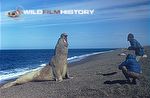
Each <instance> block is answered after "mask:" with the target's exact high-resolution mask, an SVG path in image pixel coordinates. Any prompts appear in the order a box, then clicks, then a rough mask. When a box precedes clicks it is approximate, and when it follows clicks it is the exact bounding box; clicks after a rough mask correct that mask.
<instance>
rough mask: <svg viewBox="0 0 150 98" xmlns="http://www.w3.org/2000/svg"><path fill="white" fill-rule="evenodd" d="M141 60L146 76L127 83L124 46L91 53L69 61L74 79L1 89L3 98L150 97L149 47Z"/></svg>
mask: <svg viewBox="0 0 150 98" xmlns="http://www.w3.org/2000/svg"><path fill="white" fill-rule="evenodd" d="M145 52H146V54H147V55H148V58H142V59H141V60H140V64H141V65H142V69H143V76H144V78H143V79H141V80H140V81H137V85H133V84H127V83H126V82H125V77H124V75H123V74H122V72H121V71H120V70H119V69H118V65H119V64H120V63H121V62H122V61H124V60H125V56H119V55H118V54H120V53H121V49H117V50H114V51H112V52H107V53H103V54H97V55H93V56H89V57H87V58H85V59H83V60H81V61H78V62H74V63H71V64H69V74H70V76H72V77H74V78H73V79H66V80H64V81H62V82H56V81H42V82H29V83H26V84H22V85H17V86H13V87H11V88H7V89H1V90H0V98H150V85H149V83H150V77H149V76H150V58H149V57H150V47H145Z"/></svg>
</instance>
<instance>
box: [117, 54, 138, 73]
mask: <svg viewBox="0 0 150 98" xmlns="http://www.w3.org/2000/svg"><path fill="white" fill-rule="evenodd" d="M123 66H125V67H126V68H127V70H128V71H130V72H135V73H140V72H141V66H140V64H139V63H138V62H137V61H136V59H135V57H134V56H133V55H131V54H128V56H127V57H126V60H125V61H124V62H123V63H121V65H119V69H121V68H122V67H123Z"/></svg>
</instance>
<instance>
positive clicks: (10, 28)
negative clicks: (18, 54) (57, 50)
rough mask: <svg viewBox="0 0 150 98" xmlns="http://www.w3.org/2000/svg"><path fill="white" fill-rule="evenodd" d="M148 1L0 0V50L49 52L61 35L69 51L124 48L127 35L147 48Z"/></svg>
mask: <svg viewBox="0 0 150 98" xmlns="http://www.w3.org/2000/svg"><path fill="white" fill-rule="evenodd" d="M149 6H150V0H10V1H9V2H8V1H6V0H1V12H0V14H1V20H0V25H1V30H0V41H1V42H0V49H53V48H54V47H55V44H56V42H57V40H58V38H59V36H60V34H61V33H63V32H67V33H68V40H69V48H117V47H128V46H129V43H128V42H127V38H126V37H127V35H128V32H131V33H133V34H134V35H135V38H136V39H137V40H138V41H139V42H140V43H141V44H142V45H150V38H149V36H150V7H149ZM18 7H19V8H22V9H24V10H32V9H35V10H36V9H49V10H55V9H56V10H57V9H66V10H67V9H94V10H95V12H94V15H21V17H19V18H17V19H12V18H10V17H7V16H6V13H7V12H8V11H11V10H15V9H16V8H18Z"/></svg>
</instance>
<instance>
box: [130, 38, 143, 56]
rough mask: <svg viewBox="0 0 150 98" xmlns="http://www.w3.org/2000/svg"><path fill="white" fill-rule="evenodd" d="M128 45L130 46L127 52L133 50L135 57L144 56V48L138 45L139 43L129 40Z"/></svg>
mask: <svg viewBox="0 0 150 98" xmlns="http://www.w3.org/2000/svg"><path fill="white" fill-rule="evenodd" d="M130 45H131V46H130V47H129V48H128V50H135V55H136V56H143V55H144V48H143V47H142V46H141V45H140V43H139V42H138V41H137V40H135V39H132V40H130Z"/></svg>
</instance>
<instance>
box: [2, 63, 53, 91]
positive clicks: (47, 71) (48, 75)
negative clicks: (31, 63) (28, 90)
mask: <svg viewBox="0 0 150 98" xmlns="http://www.w3.org/2000/svg"><path fill="white" fill-rule="evenodd" d="M42 80H53V74H52V68H51V66H49V65H46V66H45V67H44V68H42V69H38V70H35V71H32V72H28V73H26V74H24V75H22V76H20V77H19V78H18V79H16V80H15V81H13V82H10V83H7V84H5V85H3V86H2V87H1V88H8V87H11V86H14V85H18V84H23V83H26V82H30V81H42Z"/></svg>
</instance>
